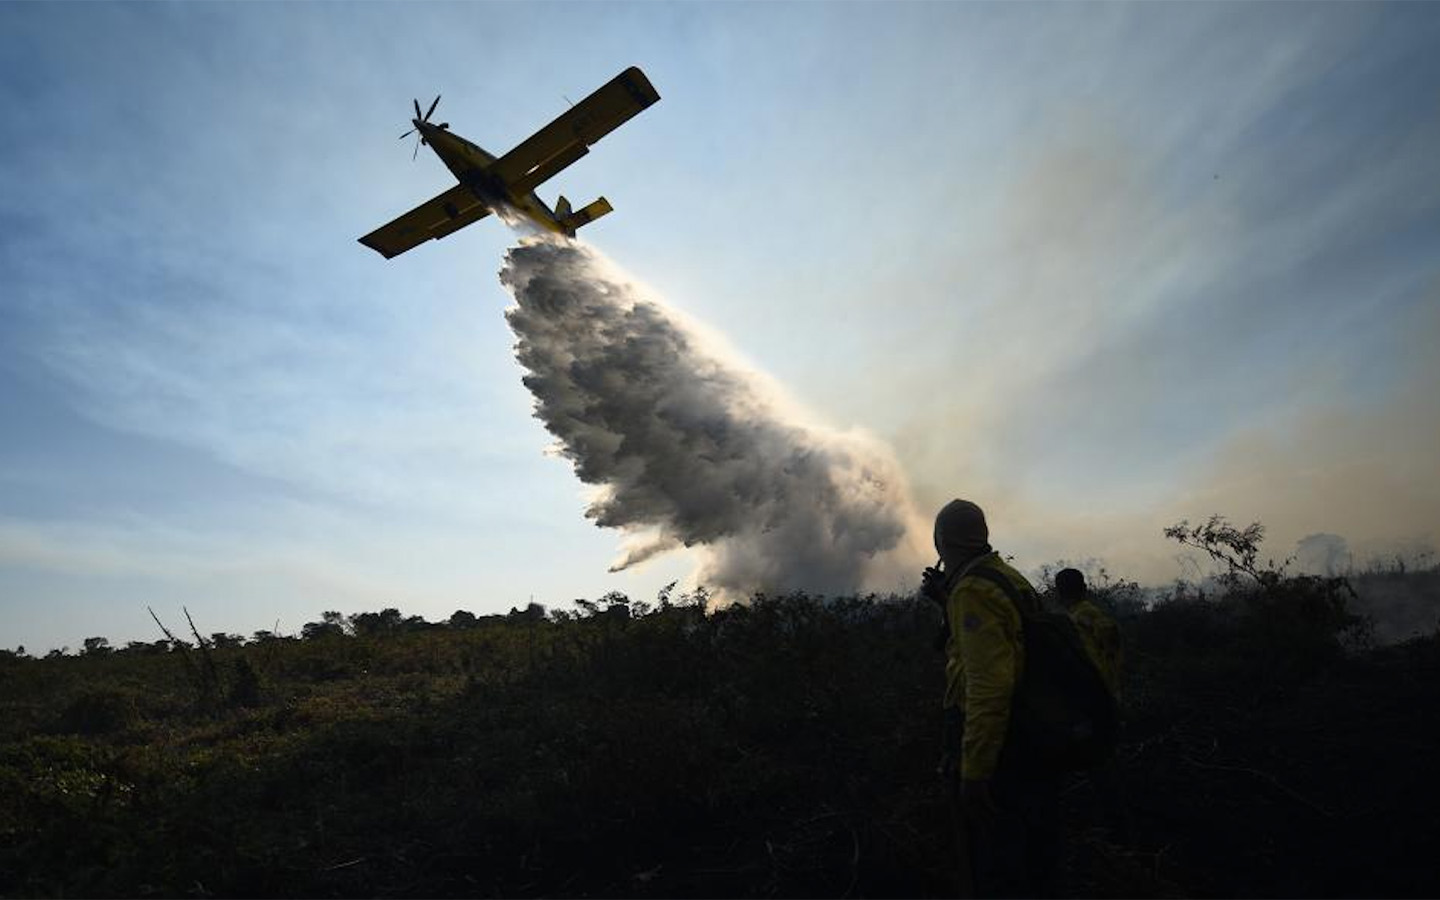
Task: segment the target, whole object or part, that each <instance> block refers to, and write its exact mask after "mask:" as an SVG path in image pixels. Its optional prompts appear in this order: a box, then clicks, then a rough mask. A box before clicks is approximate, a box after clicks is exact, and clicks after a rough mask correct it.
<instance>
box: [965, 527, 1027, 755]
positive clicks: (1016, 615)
mask: <svg viewBox="0 0 1440 900" xmlns="http://www.w3.org/2000/svg"><path fill="white" fill-rule="evenodd" d="M982 566H983V567H985V568H987V569H991V570H994V571H996V572H999V573H1000V574H1001V575H1002V576H1004V577H1005V578H1007V579H1009V580H1010V582H1011V583H1012V584H1014V585H1015V587H1016V589H1017V590H1019V591H1020V592H1022V593H1027V592H1028V593H1030V594H1032V595H1033V594H1034V592H1035V589H1034V588H1033V587H1031V585H1030V582H1028V581H1026V580H1025V576H1023V575H1021V574H1020V573H1019V572H1017V571H1015V570H1014V569H1013V568H1011V567H1010V566H1009V565H1008V564H1007V563H1006V562H1005V561H1004V560H1003V559H1001V558H1000V554H999V553H993V552H992V553H988V554H986V555H985V556H982V557H980V558H979V559H977V560H975V561H973V562H972V563H970V564H969V565H968V566H966V568H965V569H963V570H961V575H960V578H959V579H958V580H957V581H956V583H955V585H954V586H953V587H952V588H951V589H950V596H949V599H948V600H947V602H946V613H947V614H948V616H949V618H950V637H949V640H948V641H947V642H946V644H945V655H946V661H945V676H946V683H945V705H946V706H947V707H952V706H953V707H959V708H961V709H963V710H964V711H965V737H964V742H963V744H962V745H961V757H960V776H961V777H962V778H989V777H990V776H991V775H994V774H995V768H996V766H997V765H999V762H1000V751H1001V750H1003V749H1004V747H1005V732H1006V729H1007V728H1009V725H1010V698H1011V695H1012V694H1013V693H1014V692H1015V685H1016V683H1018V681H1019V679H1020V673H1021V672H1022V671H1023V670H1024V667H1025V645H1024V643H1023V641H1022V635H1021V630H1020V625H1021V618H1020V612H1019V610H1017V609H1016V608H1015V604H1013V603H1011V602H1010V598H1009V597H1007V596H1005V592H1004V591H1003V590H1001V589H1000V586H999V585H997V584H994V583H993V582H990V581H987V580H985V579H984V578H980V577H977V576H975V575H972V574H969V573H970V572H972V571H974V570H975V569H976V568H979V567H982Z"/></svg>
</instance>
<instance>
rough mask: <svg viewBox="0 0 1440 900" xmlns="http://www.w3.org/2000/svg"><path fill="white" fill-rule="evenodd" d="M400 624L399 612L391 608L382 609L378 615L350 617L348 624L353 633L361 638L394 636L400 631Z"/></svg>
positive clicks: (368, 614)
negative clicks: (383, 635) (384, 635)
mask: <svg viewBox="0 0 1440 900" xmlns="http://www.w3.org/2000/svg"><path fill="white" fill-rule="evenodd" d="M402 622H403V619H402V617H401V615H400V610H398V609H396V608H394V607H393V606H392V607H389V608H388V609H382V610H380V611H379V612H378V613H373V612H367V613H360V614H358V615H354V616H351V617H350V624H351V626H352V627H353V628H354V630H355V633H356V634H358V635H360V636H362V637H373V636H376V635H382V634H394V633H395V632H397V631H399V630H400V626H401V624H402Z"/></svg>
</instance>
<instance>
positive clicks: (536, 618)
mask: <svg viewBox="0 0 1440 900" xmlns="http://www.w3.org/2000/svg"><path fill="white" fill-rule="evenodd" d="M506 618H508V619H518V620H520V621H522V622H543V621H545V607H544V605H543V604H540V603H536V602H535V601H534V600H531V601H530V604H529V605H528V606H526V607H525V608H524V609H516V608H515V607H513V606H512V607H510V614H509V615H508V616H506Z"/></svg>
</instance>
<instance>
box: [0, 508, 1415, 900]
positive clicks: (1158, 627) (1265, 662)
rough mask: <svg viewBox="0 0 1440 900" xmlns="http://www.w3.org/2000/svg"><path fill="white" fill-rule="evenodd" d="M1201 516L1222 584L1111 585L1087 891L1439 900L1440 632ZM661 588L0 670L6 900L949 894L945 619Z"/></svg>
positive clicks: (1082, 851)
mask: <svg viewBox="0 0 1440 900" xmlns="http://www.w3.org/2000/svg"><path fill="white" fill-rule="evenodd" d="M1209 524H1210V526H1212V528H1211V531H1210V532H1209V533H1205V532H1203V531H1202V529H1204V528H1205V527H1206V526H1201V528H1198V529H1190V528H1189V526H1185V529H1186V530H1185V535H1184V536H1185V537H1186V538H1188V539H1191V540H1197V541H1199V542H1200V546H1203V545H1205V544H1206V543H1207V542H1208V543H1209V545H1210V546H1212V547H1214V548H1216V549H1218V550H1219V551H1221V552H1222V553H1226V554H1230V555H1231V556H1233V557H1235V560H1236V561H1237V562H1239V563H1243V564H1244V565H1239V566H1236V567H1231V568H1229V569H1228V570H1227V571H1228V572H1229V573H1230V574H1231V575H1232V576H1233V577H1228V578H1227V579H1225V581H1224V583H1223V584H1219V585H1216V586H1215V587H1214V589H1212V590H1209V591H1206V592H1202V591H1199V590H1197V589H1195V588H1192V587H1188V586H1185V585H1177V586H1176V587H1175V588H1173V589H1172V590H1170V591H1169V592H1168V593H1167V594H1166V596H1164V597H1162V598H1160V599H1159V601H1158V602H1154V603H1153V604H1152V603H1149V602H1142V598H1141V593H1142V592H1141V591H1140V590H1139V589H1138V588H1137V587H1135V586H1134V585H1131V584H1125V583H1109V584H1106V585H1105V586H1104V588H1103V589H1102V590H1101V591H1100V592H1099V593H1100V600H1101V602H1102V603H1105V604H1108V605H1109V606H1110V607H1111V608H1112V609H1113V610H1114V611H1115V613H1116V614H1117V617H1118V618H1119V619H1120V621H1121V622H1122V625H1123V628H1124V629H1125V631H1126V634H1127V638H1128V640H1129V646H1130V656H1131V665H1130V671H1129V677H1128V683H1127V689H1126V707H1127V717H1128V725H1127V734H1126V738H1125V741H1124V744H1123V746H1122V750H1121V755H1122V757H1123V760H1124V763H1125V770H1126V775H1127V779H1128V781H1127V790H1128V792H1129V795H1130V799H1131V805H1132V807H1133V817H1134V822H1135V826H1136V827H1135V838H1134V840H1133V842H1131V843H1124V842H1121V841H1119V840H1118V839H1116V837H1115V836H1113V835H1111V834H1109V833H1107V832H1106V831H1105V830H1104V829H1103V828H1101V827H1100V826H1099V823H1098V816H1097V813H1096V811H1095V809H1094V808H1093V807H1094V804H1093V801H1092V796H1091V794H1090V792H1089V790H1088V785H1087V784H1086V783H1085V782H1084V780H1083V779H1082V778H1077V779H1076V780H1075V782H1074V784H1072V785H1071V789H1070V790H1069V791H1067V794H1066V802H1067V806H1068V808H1069V815H1070V828H1069V833H1070V855H1071V859H1070V866H1069V869H1070V873H1069V881H1070V889H1071V890H1072V891H1073V892H1075V893H1076V894H1079V895H1082V896H1137V895H1140V896H1196V895H1199V896H1376V895H1382V896H1404V895H1410V896H1420V895H1430V894H1433V893H1434V890H1435V885H1436V884H1440V863H1437V862H1436V858H1435V855H1434V852H1433V846H1434V837H1435V835H1436V834H1437V833H1440V828H1437V824H1440V823H1437V817H1440V812H1437V810H1440V788H1437V787H1436V785H1435V781H1434V779H1432V778H1430V777H1429V776H1428V772H1429V769H1430V766H1431V764H1432V762H1433V759H1434V757H1435V751H1436V749H1437V747H1440V739H1437V738H1440V734H1437V730H1440V728H1437V725H1436V717H1435V716H1434V712H1433V711H1434V710H1435V709H1436V708H1440V678H1437V676H1440V639H1437V637H1436V635H1435V634H1434V633H1431V634H1429V635H1427V636H1422V637H1419V638H1415V639H1412V640H1410V641H1408V642H1405V643H1401V644H1396V645H1391V646H1387V647H1379V648H1377V647H1374V646H1371V645H1370V642H1369V639H1368V632H1367V628H1366V623H1365V622H1364V621H1363V620H1359V619H1357V618H1356V617H1355V616H1353V615H1352V614H1351V613H1350V612H1349V611H1348V609H1349V607H1350V606H1351V605H1353V604H1352V603H1350V596H1349V583H1348V582H1346V581H1345V580H1344V579H1336V578H1328V579H1327V578H1295V577H1287V576H1285V575H1284V573H1283V572H1280V573H1278V574H1273V575H1272V574H1269V573H1273V572H1274V569H1273V567H1268V568H1267V567H1260V566H1256V565H1255V559H1254V556H1253V555H1252V556H1250V557H1246V556H1245V555H1244V549H1245V548H1244V546H1243V545H1241V546H1239V547H1238V549H1237V546H1236V545H1235V544H1234V543H1233V542H1232V543H1226V540H1225V538H1228V537H1231V536H1232V535H1227V534H1225V533H1223V532H1221V533H1219V534H1218V535H1217V533H1216V532H1215V531H1214V528H1213V526H1215V525H1216V521H1215V520H1212V522H1211V523H1209ZM1219 524H1220V525H1222V526H1223V522H1221V523H1219ZM1177 527H1180V526H1177ZM1226 527H1228V526H1226ZM1232 531H1233V533H1234V535H1238V536H1239V537H1240V538H1242V539H1243V538H1244V536H1245V532H1243V531H1239V530H1234V529H1232ZM1251 537H1253V538H1254V539H1255V542H1256V543H1258V537H1259V535H1251ZM1246 565H1248V566H1249V567H1250V570H1249V571H1247V570H1246ZM1404 577H1409V578H1422V579H1423V578H1428V579H1430V580H1429V581H1427V582H1425V583H1426V584H1428V585H1432V586H1433V584H1434V573H1433V572H1431V573H1424V572H1422V573H1413V572H1412V573H1407V575H1406V576H1404ZM673 599H674V602H672V598H671V597H670V596H669V595H668V594H667V595H665V596H663V597H661V598H659V602H658V603H657V604H656V605H655V606H654V607H646V606H644V605H642V604H638V603H637V604H630V603H628V602H627V601H626V599H625V598H623V597H620V596H618V595H611V596H608V597H605V598H601V600H599V601H597V602H595V603H586V604H582V605H581V607H580V608H579V609H578V611H577V612H576V613H575V614H568V615H567V614H551V615H545V614H544V611H543V610H540V609H538V608H532V609H529V610H523V611H521V610H517V611H514V612H513V613H512V614H511V615H509V616H503V617H490V618H486V617H481V618H478V619H477V618H475V617H473V616H469V615H468V614H457V615H456V616H455V617H453V618H452V619H451V620H450V622H449V623H446V624H443V625H432V624H427V623H424V622H423V621H421V620H419V619H417V618H410V619H406V618H404V617H402V616H401V615H400V614H399V613H398V612H395V611H393V610H387V611H383V612H381V613H372V614H366V615H365V616H358V617H354V618H352V619H346V618H344V617H340V616H337V615H331V616H327V617H325V618H322V619H321V621H319V622H316V623H312V624H311V626H307V628H306V631H305V635H306V636H304V637H292V638H285V637H277V636H275V635H269V634H266V633H261V634H259V635H258V636H257V637H256V638H255V639H252V640H248V641H244V642H242V641H239V640H238V639H235V638H227V637H226V636H224V635H217V636H214V637H213V638H210V639H206V640H205V641H204V642H203V644H200V643H199V642H197V640H196V639H195V635H194V634H193V633H191V634H189V635H187V636H188V637H189V638H190V639H189V641H188V643H184V642H178V641H171V640H165V641H161V642H157V643H155V644H139V645H132V646H130V647H128V648H124V649H120V650H110V649H109V648H108V647H106V646H104V645H103V644H101V643H100V642H98V641H91V642H90V645H89V647H88V649H87V651H86V652H85V653H83V654H80V655H76V656H68V655H57V656H53V657H50V658H45V659H32V658H28V657H19V656H15V655H6V656H3V657H0V712H3V716H0V797H3V798H4V801H3V803H0V894H4V895H7V896H8V895H19V896H59V895H82V896H88V895H115V896H147V895H164V896H211V895H219V896H234V895H241V896H281V895H283V896H292V895H308V896H359V895H366V896H369V895H374V896H449V895H499V896H541V895H560V896H614V895H624V896H867V895H869V896H941V895H945V894H947V893H949V892H950V891H951V890H952V885H951V883H950V872H949V867H948V862H949V861H948V859H947V857H946V853H945V849H944V848H945V846H946V836H945V822H946V819H945V809H944V807H943V804H942V803H941V800H940V797H939V793H938V785H937V784H936V780H935V775H934V771H933V769H934V764H935V761H936V756H937V752H938V741H939V724H940V723H939V718H938V715H937V713H938V709H937V705H938V694H939V686H940V683H941V659H940V658H939V656H938V655H937V654H936V653H935V651H934V650H933V647H932V644H931V637H932V634H933V631H934V627H935V619H934V616H933V611H932V610H931V609H930V608H928V607H927V606H925V605H923V604H922V603H917V602H914V601H910V600H906V599H895V598H873V597H870V598H856V599H848V600H831V601H823V602H822V601H821V600H818V599H815V598H810V597H806V596H803V595H802V596H787V597H778V598H757V600H756V602H755V603H754V604H753V605H751V606H750V607H748V608H734V609H730V610H726V611H722V612H718V613H713V614H710V615H705V614H703V613H702V612H701V604H702V602H703V597H676V598H673ZM1435 599H1436V598H1435V597H1434V596H1433V594H1432V595H1431V596H1430V602H1431V603H1432V604H1433V603H1434V602H1435Z"/></svg>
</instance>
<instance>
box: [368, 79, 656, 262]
mask: <svg viewBox="0 0 1440 900" xmlns="http://www.w3.org/2000/svg"><path fill="white" fill-rule="evenodd" d="M659 99H660V95H659V94H658V93H656V91H655V88H654V87H652V86H651V85H650V80H649V79H648V78H646V77H645V73H644V72H641V71H640V70H639V69H638V68H637V67H635V66H631V67H630V68H628V69H626V70H625V71H623V72H621V73H620V74H619V75H617V76H615V77H614V78H612V79H611V80H610V81H609V82H608V83H606V84H605V85H604V86H603V87H601V88H599V89H597V90H596V91H595V92H594V93H592V94H591V95H590V96H588V97H586V98H585V99H584V100H581V101H580V102H579V103H577V104H575V105H574V106H572V107H571V108H570V109H568V110H566V111H565V112H563V113H561V114H560V116H559V117H557V118H556V119H555V121H553V122H551V123H550V124H549V125H546V126H545V127H544V128H542V129H540V130H539V131H537V132H535V133H534V134H533V135H531V136H530V137H528V138H526V139H525V140H523V141H521V142H520V143H519V144H518V145H516V147H515V149H513V150H511V151H510V152H509V153H506V154H505V155H504V156H502V157H500V158H498V159H497V158H495V157H494V156H491V155H490V154H489V153H486V152H485V151H484V150H482V149H480V147H478V146H476V145H475V144H473V143H471V142H470V141H467V140H466V139H465V138H463V137H461V136H460V135H458V134H455V133H454V132H452V131H451V130H450V123H449V122H441V123H440V124H438V125H436V124H434V123H432V122H431V121H430V116H431V114H432V113H434V112H435V107H436V106H438V105H439V104H440V98H439V97H438V96H437V97H436V98H435V102H434V103H431V104H430V108H429V109H428V110H426V111H425V114H424V115H421V114H420V101H419V100H416V101H415V118H413V119H411V120H410V124H411V125H413V126H414V127H413V128H411V129H410V130H409V131H407V132H405V133H404V134H402V135H400V139H401V140H404V139H405V138H407V137H409V136H410V135H412V134H418V135H419V143H418V144H416V145H415V153H419V152H420V144H425V145H427V146H429V147H430V149H432V150H434V151H435V155H436V156H438V157H440V160H441V161H442V162H443V163H445V165H446V166H448V167H449V168H450V171H451V173H453V174H454V175H455V178H456V179H457V180H459V182H460V183H459V184H457V185H456V186H455V187H452V188H450V189H449V190H448V191H445V192H444V193H442V194H440V195H439V196H436V197H432V198H431V199H429V200H426V201H425V202H424V203H422V204H420V205H419V206H417V207H415V208H414V209H412V210H410V211H409V212H407V213H405V214H404V215H403V216H400V217H399V218H397V219H395V220H394V221H392V222H388V223H386V224H384V225H381V226H380V227H379V228H377V229H375V230H374V231H372V232H370V233H369V234H367V235H365V236H364V237H362V238H360V243H362V244H364V245H365V246H367V247H369V248H371V249H372V250H376V251H378V252H379V253H380V254H381V255H382V256H384V257H385V258H386V259H391V258H393V257H396V256H399V255H400V254H401V253H404V252H405V251H407V250H411V249H413V248H415V247H418V246H420V245H421V244H423V243H425V242H426V241H428V240H432V239H437V240H438V239H439V238H443V237H445V236H446V235H449V234H453V233H455V232H456V231H459V230H460V229H461V228H464V227H465V226H466V225H469V224H470V223H472V222H478V221H480V220H481V219H483V218H485V217H486V216H487V215H489V214H490V213H491V212H493V211H495V210H497V209H499V210H501V211H502V217H503V213H504V211H505V210H506V209H507V208H508V209H509V210H513V211H514V212H516V213H519V214H520V215H522V216H524V217H525V218H527V219H529V220H530V221H532V222H534V223H535V224H536V225H539V226H540V227H541V228H544V229H545V230H547V231H552V232H556V233H558V234H563V235H566V236H567V237H572V238H573V237H574V236H575V230H576V229H577V228H579V227H580V226H582V225H586V224H588V223H590V222H593V221H595V220H596V219H598V218H600V217H601V216H603V215H605V214H606V213H608V212H611V211H613V209H614V207H612V206H611V205H610V202H609V201H608V200H606V199H605V198H604V197H601V198H600V199H598V200H596V201H595V202H594V203H590V204H587V205H586V206H583V207H581V208H580V209H571V208H570V201H568V200H566V199H565V198H564V197H563V196H562V197H561V198H560V199H559V200H558V201H556V203H555V208H554V209H551V208H550V207H549V206H546V205H545V201H543V200H541V199H540V197H539V196H538V195H536V193H535V189H536V188H537V187H539V186H540V185H541V184H543V183H544V182H545V181H547V180H549V179H550V178H553V177H555V176H556V175H557V174H559V173H560V172H561V171H562V170H563V169H565V167H566V166H569V165H570V164H571V163H573V162H575V161H576V160H578V159H579V158H580V157H582V156H584V155H585V154H586V153H589V152H590V150H589V147H590V145H591V144H594V143H595V142H596V141H598V140H600V139H601V138H602V137H604V136H605V135H607V134H609V133H610V132H612V131H614V130H615V129H616V128H619V127H620V126H621V125H623V124H625V122H627V121H629V120H630V119H631V118H632V117H633V116H635V115H636V114H638V113H639V112H640V111H641V110H643V109H645V107H647V106H649V105H650V104H652V103H654V102H655V101H657V100H659ZM411 158H412V159H413V158H414V155H413V154H412V157H411Z"/></svg>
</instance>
